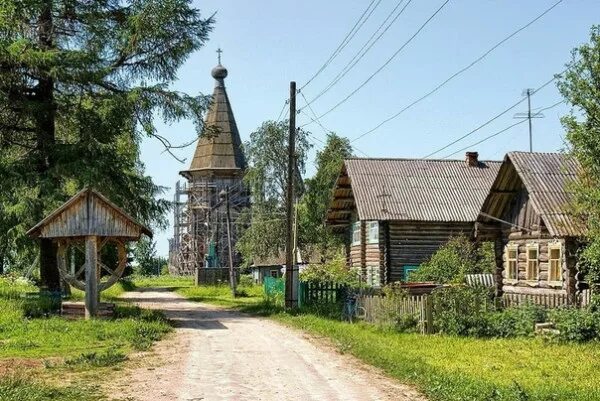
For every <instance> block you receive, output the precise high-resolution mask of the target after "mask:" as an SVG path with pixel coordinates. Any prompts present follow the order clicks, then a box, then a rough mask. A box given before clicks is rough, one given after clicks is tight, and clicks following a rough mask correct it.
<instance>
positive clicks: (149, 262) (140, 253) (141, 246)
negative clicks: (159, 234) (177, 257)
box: [133, 237, 167, 276]
mask: <svg viewBox="0 0 600 401" xmlns="http://www.w3.org/2000/svg"><path fill="white" fill-rule="evenodd" d="M133 257H134V259H135V261H136V263H137V267H136V268H135V270H134V271H135V273H136V274H138V275H140V276H155V275H159V274H160V272H161V269H162V267H163V266H164V265H165V264H167V260H166V259H165V258H164V257H161V256H157V255H156V242H154V241H152V240H151V239H149V238H147V237H142V239H140V240H139V241H138V242H137V244H136V245H135V248H134V251H133Z"/></svg>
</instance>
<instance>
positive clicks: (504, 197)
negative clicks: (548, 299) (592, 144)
mask: <svg viewBox="0 0 600 401" xmlns="http://www.w3.org/2000/svg"><path fill="white" fill-rule="evenodd" d="M578 173H579V164H578V163H577V161H576V160H574V159H573V158H572V157H571V156H569V155H566V154H562V153H525V152H511V153H508V154H507V155H506V157H505V158H504V161H503V162H502V166H501V167H500V171H499V172H498V176H497V177H496V179H495V180H494V183H493V185H492V187H491V190H490V192H489V194H488V196H487V198H486V199H485V202H484V203H483V206H482V208H481V213H480V215H479V217H478V219H477V224H476V238H477V239H478V240H481V241H486V240H487V241H489V240H493V241H495V252H496V285H497V291H498V292H499V293H500V294H502V293H504V294H522V295H566V296H567V298H568V299H569V300H570V302H573V301H574V296H575V294H576V290H577V287H580V288H581V286H578V285H577V283H576V281H577V280H576V276H577V274H576V273H577V271H578V269H577V258H576V255H577V252H578V250H579V248H580V247H581V245H582V243H581V238H582V236H583V235H584V233H585V225H584V224H583V222H581V221H580V220H579V219H577V218H575V217H574V216H573V214H572V213H571V210H572V209H571V201H572V198H573V193H572V186H573V183H574V182H575V180H576V179H577V176H578Z"/></svg>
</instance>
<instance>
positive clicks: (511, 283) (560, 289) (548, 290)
mask: <svg viewBox="0 0 600 401" xmlns="http://www.w3.org/2000/svg"><path fill="white" fill-rule="evenodd" d="M554 243H560V244H561V258H562V260H561V265H562V272H563V275H562V277H563V281H562V283H552V282H549V281H548V274H549V267H550V263H549V258H548V256H549V255H548V252H549V245H550V244H554ZM528 245H537V246H538V249H539V251H538V269H539V275H538V279H537V280H527V249H528ZM507 246H518V252H517V255H518V256H517V268H518V280H516V281H515V280H510V279H508V278H507V276H506V266H507V263H508V262H507V258H506V252H505V251H504V250H503V252H502V260H503V272H502V274H503V283H504V286H503V291H504V292H505V293H519V294H553V293H560V294H565V293H566V284H565V283H566V279H567V278H568V276H569V274H568V273H567V272H568V269H567V263H566V257H565V256H566V254H567V250H566V249H565V241H564V240H555V239H552V238H539V237H538V238H531V236H530V235H527V234H518V233H515V232H513V233H511V234H510V236H509V240H508V242H507Z"/></svg>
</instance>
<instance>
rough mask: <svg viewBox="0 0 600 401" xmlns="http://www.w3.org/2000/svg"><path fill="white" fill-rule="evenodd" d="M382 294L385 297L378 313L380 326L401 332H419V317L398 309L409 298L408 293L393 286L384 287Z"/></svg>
mask: <svg viewBox="0 0 600 401" xmlns="http://www.w3.org/2000/svg"><path fill="white" fill-rule="evenodd" d="M382 292H383V295H384V296H383V297H382V299H381V303H380V304H379V308H378V310H377V312H376V314H377V322H378V324H379V325H381V326H384V327H389V328H392V329H394V330H396V331H399V332H405V333H412V332H415V331H417V328H418V326H419V316H417V315H414V314H406V313H403V311H402V310H401V309H400V308H399V307H398V305H399V304H401V303H402V302H403V301H404V300H405V299H406V298H407V297H408V293H407V292H406V291H405V290H403V289H402V288H400V287H398V286H395V285H393V284H390V285H387V286H385V287H383V289H382Z"/></svg>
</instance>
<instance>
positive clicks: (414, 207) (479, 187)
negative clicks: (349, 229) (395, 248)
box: [327, 158, 500, 226]
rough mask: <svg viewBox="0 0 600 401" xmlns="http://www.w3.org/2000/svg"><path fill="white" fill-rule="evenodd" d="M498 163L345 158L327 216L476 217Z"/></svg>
mask: <svg viewBox="0 0 600 401" xmlns="http://www.w3.org/2000/svg"><path fill="white" fill-rule="evenodd" d="M499 167H500V162H495V161H483V162H481V161H480V162H478V164H477V166H469V165H467V163H466V162H465V161H464V160H431V159H361V158H353V159H348V160H345V161H344V166H343V168H342V173H341V174H340V176H339V177H338V180H337V183H336V186H335V189H334V199H333V201H332V203H331V207H330V209H329V211H328V215H327V221H328V224H330V225H332V226H343V225H346V224H348V223H349V218H350V216H349V211H350V210H351V209H353V207H354V206H355V207H356V211H357V213H358V218H359V219H360V220H380V221H386V220H404V221H431V222H438V221H444V222H475V220H476V219H477V215H478V214H479V211H480V209H481V205H482V204H483V201H484V200H485V197H486V196H487V194H488V192H489V189H490V187H491V186H492V182H493V181H494V178H495V177H496V174H497V173H498V169H499Z"/></svg>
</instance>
